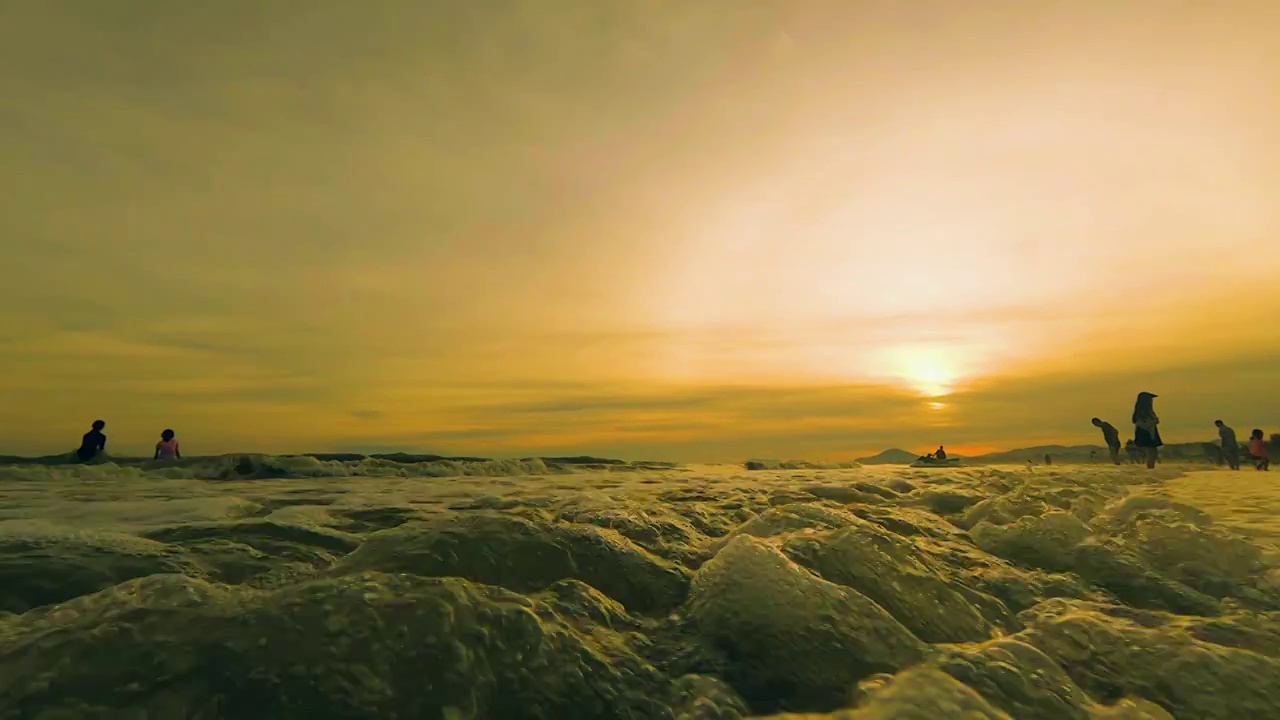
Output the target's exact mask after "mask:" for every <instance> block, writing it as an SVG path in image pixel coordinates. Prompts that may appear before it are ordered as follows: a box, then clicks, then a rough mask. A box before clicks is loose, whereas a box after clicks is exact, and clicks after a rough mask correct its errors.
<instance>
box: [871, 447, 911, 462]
mask: <svg viewBox="0 0 1280 720" xmlns="http://www.w3.org/2000/svg"><path fill="white" fill-rule="evenodd" d="M918 457H920V454H919V453H913V452H909V451H907V450H903V449H902V448H890V449H888V450H885V451H884V452H882V453H879V454H876V455H872V456H871V457H864V458H858V462H859V463H860V464H862V465H910V464H911V463H913V462H915V461H916V458H918Z"/></svg>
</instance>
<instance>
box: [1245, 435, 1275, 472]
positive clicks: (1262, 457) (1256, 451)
mask: <svg viewBox="0 0 1280 720" xmlns="http://www.w3.org/2000/svg"><path fill="white" fill-rule="evenodd" d="M1249 454H1250V455H1252V456H1253V467H1254V469H1256V470H1270V469H1271V457H1270V456H1269V455H1267V443H1266V442H1265V441H1264V440H1263V439H1262V431H1261V430H1258V429H1254V431H1253V432H1252V433H1250V434H1249Z"/></svg>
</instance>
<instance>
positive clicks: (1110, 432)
mask: <svg viewBox="0 0 1280 720" xmlns="http://www.w3.org/2000/svg"><path fill="white" fill-rule="evenodd" d="M1090 422H1092V423H1093V426H1094V427H1096V428H1100V429H1101V430H1102V439H1103V440H1106V441H1107V450H1109V451H1111V462H1113V463H1115V464H1116V465H1119V464H1120V431H1119V430H1117V429H1116V426H1115V425H1112V424H1111V423H1109V422H1107V421H1106V420H1103V419H1102V418H1094V419H1093V420H1091V421H1090Z"/></svg>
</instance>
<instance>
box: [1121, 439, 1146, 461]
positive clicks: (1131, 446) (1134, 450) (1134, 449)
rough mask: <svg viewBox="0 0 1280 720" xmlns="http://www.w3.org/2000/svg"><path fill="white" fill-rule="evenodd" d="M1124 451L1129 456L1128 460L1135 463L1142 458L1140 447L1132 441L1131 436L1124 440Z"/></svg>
mask: <svg viewBox="0 0 1280 720" xmlns="http://www.w3.org/2000/svg"><path fill="white" fill-rule="evenodd" d="M1124 452H1125V454H1126V455H1128V456H1129V462H1131V463H1133V464H1134V465H1137V464H1138V462H1139V461H1140V460H1141V459H1142V449H1141V448H1139V447H1138V446H1137V444H1136V443H1134V442H1133V438H1129V439H1128V440H1126V441H1125V442H1124Z"/></svg>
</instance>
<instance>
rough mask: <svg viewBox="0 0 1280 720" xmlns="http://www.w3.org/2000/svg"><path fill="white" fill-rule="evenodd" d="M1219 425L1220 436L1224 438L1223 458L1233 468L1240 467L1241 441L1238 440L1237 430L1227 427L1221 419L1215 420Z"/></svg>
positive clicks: (1215, 423) (1214, 422)
mask: <svg viewBox="0 0 1280 720" xmlns="http://www.w3.org/2000/svg"><path fill="white" fill-rule="evenodd" d="M1213 424H1214V425H1217V426H1218V437H1219V438H1221V439H1222V459H1223V460H1225V461H1226V463H1227V467H1229V468H1231V469H1232V470H1239V469H1240V441H1239V440H1236V431H1235V430H1232V429H1231V428H1229V427H1227V426H1226V424H1225V423H1223V422H1222V421H1221V420H1214V421H1213Z"/></svg>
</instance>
